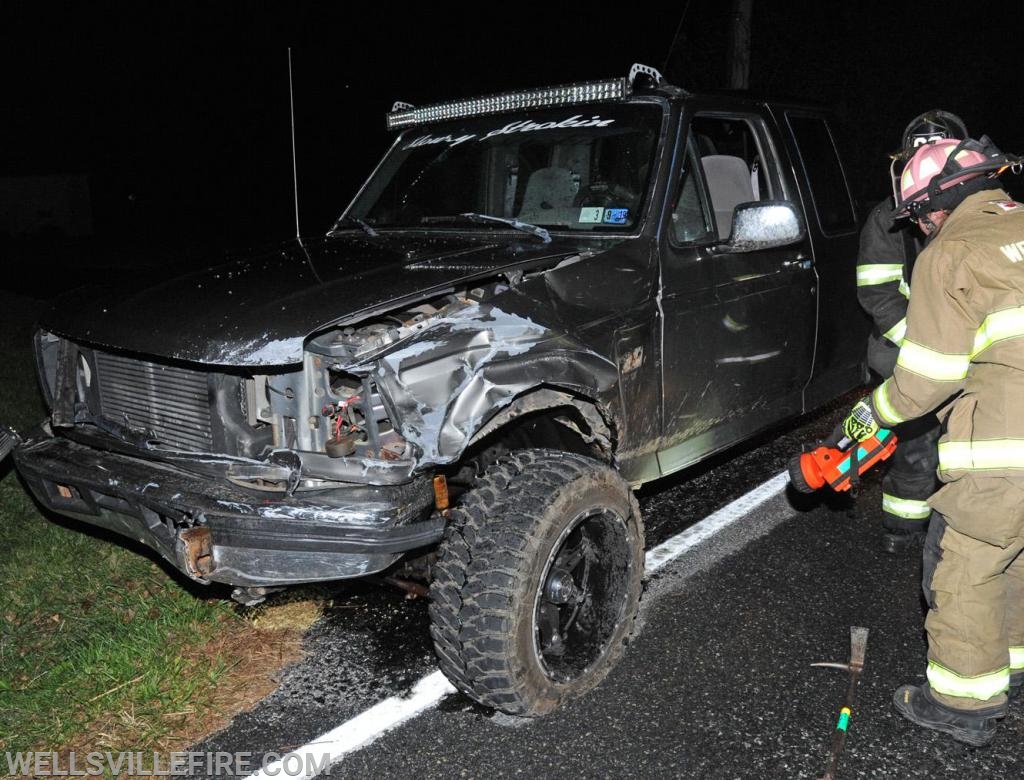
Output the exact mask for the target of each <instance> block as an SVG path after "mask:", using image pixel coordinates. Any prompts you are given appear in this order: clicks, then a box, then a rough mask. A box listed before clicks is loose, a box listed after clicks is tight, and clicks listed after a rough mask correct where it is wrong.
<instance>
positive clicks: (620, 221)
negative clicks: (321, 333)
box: [604, 209, 629, 225]
mask: <svg viewBox="0 0 1024 780" xmlns="http://www.w3.org/2000/svg"><path fill="white" fill-rule="evenodd" d="M627 222H629V209H605V210H604V223H605V224H606V225H625V224H626V223H627Z"/></svg>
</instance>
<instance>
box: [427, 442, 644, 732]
mask: <svg viewBox="0 0 1024 780" xmlns="http://www.w3.org/2000/svg"><path fill="white" fill-rule="evenodd" d="M643 556H644V539H643V526H642V523H641V520H640V512H639V508H638V506H637V503H636V500H635V499H634V498H633V495H632V492H631V491H630V489H629V486H628V485H627V484H626V483H625V482H624V481H623V479H622V477H620V476H619V474H618V473H617V472H616V471H614V470H613V469H612V468H610V467H608V466H606V465H604V464H602V463H599V462H598V461H595V460H592V459H590V458H586V457H583V456H580V455H575V454H570V453H565V452H558V451H554V450H537V449H535V450H524V451H520V452H515V453H513V454H511V455H507V456H504V457H502V458H501V459H499V460H498V461H497V462H496V463H494V464H493V465H491V466H490V467H489V468H488V469H487V471H486V473H485V474H484V475H483V476H482V477H481V478H480V479H479V480H478V482H477V484H476V485H475V487H474V488H473V489H472V490H470V491H468V492H467V493H466V494H465V495H464V496H463V497H462V500H461V501H460V503H459V505H458V506H457V507H455V508H454V509H453V511H452V518H451V522H450V523H449V525H448V527H447V529H446V531H445V537H444V539H443V541H442V543H441V549H440V557H439V560H438V564H437V567H436V568H435V573H434V580H433V583H432V584H431V588H430V598H431V601H430V617H431V629H430V630H431V636H432V637H433V640H434V648H435V650H436V651H437V656H438V660H439V663H440V666H441V669H442V670H443V671H444V673H445V674H446V675H447V676H448V678H449V679H450V680H451V681H452V683H453V684H454V685H455V686H456V687H457V688H458V689H459V690H461V691H462V692H464V693H466V694H467V695H468V696H470V697H471V698H473V699H475V700H476V701H478V702H480V703H481V704H484V705H487V706H489V707H494V708H495V709H498V710H501V711H503V712H507V713H510V714H513V715H526V716H536V715H543V714H544V713H547V712H550V711H551V710H553V709H554V708H556V707H557V706H558V705H559V704H560V703H561V702H563V701H566V700H568V699H571V698H575V697H577V696H580V695H582V694H583V693H585V692H586V691H588V690H590V689H592V688H593V687H594V686H596V685H597V684H598V683H599V682H601V680H602V679H604V677H605V676H606V675H607V674H608V672H609V671H610V670H611V668H612V667H613V666H614V665H615V663H616V662H617V661H618V660H619V658H620V657H621V656H622V654H623V652H624V650H625V644H626V641H627V640H628V638H629V635H630V633H631V631H632V627H633V620H634V618H635V616H636V611H637V606H638V604H639V601H640V589H641V580H642V577H643V561H644V558H643Z"/></svg>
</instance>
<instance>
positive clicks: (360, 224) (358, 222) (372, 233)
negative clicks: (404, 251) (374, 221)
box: [327, 214, 380, 238]
mask: <svg viewBox="0 0 1024 780" xmlns="http://www.w3.org/2000/svg"><path fill="white" fill-rule="evenodd" d="M345 222H349V223H351V224H353V225H355V226H356V227H357V228H359V229H360V230H362V231H363V232H364V233H366V235H368V236H369V237H370V238H377V236H379V235H380V233H378V232H377V231H376V230H374V229H373V228H372V227H370V226H369V225H368V224H367V223H366V221H365V220H362V219H360V218H359V217H353V216H350V215H349V214H342V215H341V216H340V217H338V221H337V222H335V223H334V227H332V228H331V229H330V230H328V231H327V235H328V236H333V235H334V234H335V233H337V232H338V230H339V226H340V225H342V224H344V223H345Z"/></svg>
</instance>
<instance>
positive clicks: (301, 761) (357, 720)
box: [247, 671, 455, 780]
mask: <svg viewBox="0 0 1024 780" xmlns="http://www.w3.org/2000/svg"><path fill="white" fill-rule="evenodd" d="M449 693H455V688H454V687H453V686H452V684H451V683H450V682H448V678H446V677H445V676H444V675H443V674H442V673H441V672H440V671H437V672H433V673H431V674H428V675H427V676H426V677H423V678H422V679H420V681H419V682H418V683H416V687H415V688H413V689H412V694H411V695H410V696H409V698H407V699H402V698H399V697H398V696H392V697H391V698H390V699H385V700H384V701H382V702H380V704H375V705H374V706H372V707H370V709H368V710H367V711H366V712H363V713H360V714H359V715H356V716H355V717H354V718H352V719H351V720H347V721H345V722H344V723H342V724H341V725H340V726H338V727H337V728H335V729H331V730H330V731H328V732H327V733H326V734H323V735H321V736H319V737H317V738H316V739H315V740H313V741H312V742H310V743H309V744H307V745H303V746H302V747H300V748H296V749H295V750H293V751H291V753H288V754H286V755H284V756H282V757H281V758H280V759H279V760H277V761H275V762H274V763H272V764H268V765H267V766H266V767H265V768H264V769H261V770H260V771H258V772H255V773H254V774H251V775H249V778H248V779H247V780H256V779H257V778H269V777H274V778H282V777H287V778H301V780H307V779H308V778H311V777H315V776H316V775H317V774H318V772H317V771H316V768H317V767H324V768H326V767H325V766H324V765H325V761H326V763H327V764H335V763H337V762H338V761H339V760H340V759H341V758H342V757H343V756H345V755H346V754H348V753H352V752H354V751H356V750H359V748H361V747H365V746H366V745H369V744H370V743H371V742H373V740H375V739H377V737H379V736H381V735H382V734H384V733H385V732H386V731H390V730H391V729H393V728H395V726H399V725H401V724H402V723H405V722H406V721H407V720H410V719H412V718H414V717H416V716H417V715H419V714H420V713H421V712H423V711H424V710H427V709H429V708H431V707H433V706H434V705H435V704H437V703H438V702H439V701H441V699H443V698H444V697H445V696H447V695H448V694H449ZM291 756H297V757H298V759H294V758H290V757H291ZM300 766H301V771H300V772H299V773H298V774H289V771H292V768H293V767H294V768H295V769H298V768H299V767H300Z"/></svg>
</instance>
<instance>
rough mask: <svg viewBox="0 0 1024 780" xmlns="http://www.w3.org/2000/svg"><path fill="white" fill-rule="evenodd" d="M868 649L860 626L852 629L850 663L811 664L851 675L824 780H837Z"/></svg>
mask: <svg viewBox="0 0 1024 780" xmlns="http://www.w3.org/2000/svg"><path fill="white" fill-rule="evenodd" d="M867 649H868V630H867V629H866V628H861V627H860V626H851V627H850V662H849V663H847V664H840V663H835V662H831V661H826V662H823V663H817V664H811V666H827V667H830V668H832V669H842V670H843V671H845V672H849V673H850V685H849V687H848V688H847V689H846V699H845V700H844V702H843V706H842V707H840V709H839V718H838V720H837V721H836V730H835V731H834V732H833V733H832V749H831V750H830V751H829V755H828V766H827V767H826V768H825V774H824V775H822V780H835V778H836V769H837V768H838V766H839V756H840V754H841V753H842V752H843V745H845V744H846V729H847V728H849V725H850V718H851V717H852V716H853V700H854V697H855V696H856V695H857V681H858V680H859V679H860V673H861V671H862V670H863V669H864V653H865V652H866V651H867Z"/></svg>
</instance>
